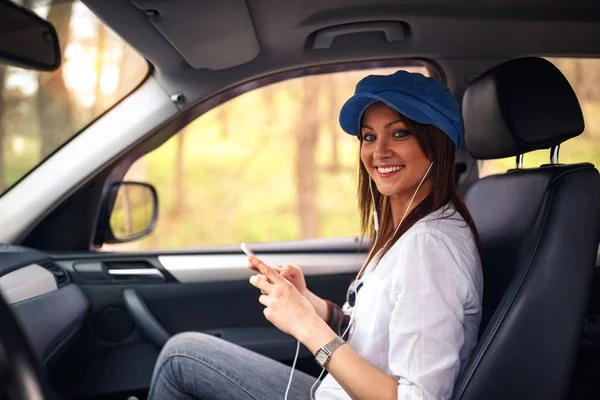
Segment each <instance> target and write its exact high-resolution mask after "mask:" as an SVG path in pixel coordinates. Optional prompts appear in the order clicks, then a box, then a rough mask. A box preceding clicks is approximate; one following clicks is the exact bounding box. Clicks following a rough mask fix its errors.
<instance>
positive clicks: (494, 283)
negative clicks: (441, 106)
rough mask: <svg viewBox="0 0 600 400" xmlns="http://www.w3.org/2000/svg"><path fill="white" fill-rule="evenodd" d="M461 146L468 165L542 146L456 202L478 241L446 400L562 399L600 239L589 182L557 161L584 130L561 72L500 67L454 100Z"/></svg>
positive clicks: (596, 191)
mask: <svg viewBox="0 0 600 400" xmlns="http://www.w3.org/2000/svg"><path fill="white" fill-rule="evenodd" d="M462 109H463V115H464V119H465V128H466V146H467V149H468V150H469V152H470V153H471V154H472V156H473V157H474V158H476V159H479V160H484V159H496V158H504V157H510V156H515V157H517V163H518V164H520V163H521V161H522V154H523V153H526V152H528V151H532V150H537V149H552V151H551V153H550V152H549V153H550V154H549V155H550V159H551V162H550V163H549V164H548V165H542V166H540V167H539V168H531V169H523V168H522V167H520V166H518V167H517V168H515V169H513V170H510V171H508V172H506V173H504V174H499V175H493V176H489V177H486V178H483V179H481V180H479V181H477V182H476V183H474V184H473V185H472V186H471V187H470V188H469V190H468V192H467V194H466V195H465V201H466V203H467V206H468V207H469V210H470V212H471V213H472V216H473V219H474V220H475V225H476V226H477V228H478V231H479V234H480V236H481V242H482V247H483V248H482V265H483V273H484V295H483V318H482V323H481V327H480V340H479V343H478V345H477V347H476V348H475V349H474V351H473V353H472V357H471V360H470V362H469V364H468V365H467V366H466V367H465V368H464V369H463V371H462V373H461V374H460V376H459V379H458V381H457V383H456V386H455V391H454V396H453V398H454V399H461V400H494V399H503V400H504V399H511V400H514V399H528V400H529V399H544V400H551V399H562V398H564V397H565V396H566V394H567V392H568V386H569V383H570V379H571V373H572V371H573V366H574V360H575V356H576V354H577V346H578V343H579V338H580V336H581V329H582V324H583V320H584V311H585V308H586V303H587V299H588V295H589V289H590V283H591V280H592V273H593V270H594V265H595V261H596V251H597V249H598V242H599V239H600V177H599V175H598V171H597V170H596V169H595V168H594V166H593V165H592V164H589V163H581V164H569V165H566V164H559V163H558V146H559V145H560V143H562V142H564V141H566V140H568V139H570V138H573V137H575V136H578V135H579V134H581V133H582V132H583V129H584V122H583V115H582V111H581V107H580V105H579V102H578V100H577V97H576V95H575V92H574V91H573V89H572V88H571V86H570V85H569V83H568V81H567V80H566V78H565V77H564V76H563V75H562V73H561V72H560V71H559V70H558V69H557V68H556V67H555V66H554V65H553V64H552V63H550V62H549V61H546V60H544V59H541V58H532V57H530V58H521V59H515V60H510V61H508V62H505V63H503V64H501V65H499V66H497V67H495V68H493V69H491V70H489V71H488V72H486V73H485V74H483V75H482V76H480V77H479V78H478V79H477V80H475V81H474V82H473V83H472V84H471V85H470V86H469V88H468V89H467V90H466V92H465V95H464V98H463V107H462Z"/></svg>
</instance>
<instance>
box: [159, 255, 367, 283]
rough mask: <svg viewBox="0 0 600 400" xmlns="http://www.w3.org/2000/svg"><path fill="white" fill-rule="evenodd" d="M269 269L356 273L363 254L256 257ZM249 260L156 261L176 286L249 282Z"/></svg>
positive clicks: (187, 258) (239, 257) (169, 257)
mask: <svg viewBox="0 0 600 400" xmlns="http://www.w3.org/2000/svg"><path fill="white" fill-rule="evenodd" d="M257 256H258V257H259V258H261V259H262V260H263V261H264V262H265V263H267V264H269V265H278V266H281V265H283V264H294V265H298V266H299V267H301V268H302V272H303V273H304V275H306V276H314V275H330V274H344V273H356V272H358V270H359V269H360V267H361V266H362V263H363V262H364V259H365V255H364V254H358V253H357V254H343V253H342V254H294V253H289V254H270V255H260V254H257ZM247 260H248V258H247V257H246V256H245V255H243V254H241V255H237V254H232V255H222V254H219V255H163V256H159V257H158V261H159V262H160V263H161V264H162V265H163V267H164V268H165V269H166V270H167V271H169V273H170V274H171V275H173V277H174V278H175V279H177V280H178V281H179V282H182V283H192V282H211V281H233V280H242V279H249V278H250V276H252V275H253V274H256V272H254V271H252V270H250V269H249V268H248V261H247Z"/></svg>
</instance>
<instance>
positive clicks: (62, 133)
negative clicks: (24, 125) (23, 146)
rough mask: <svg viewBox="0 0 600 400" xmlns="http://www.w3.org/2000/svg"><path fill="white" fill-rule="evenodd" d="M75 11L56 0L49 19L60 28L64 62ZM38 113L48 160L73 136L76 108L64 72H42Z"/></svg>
mask: <svg viewBox="0 0 600 400" xmlns="http://www.w3.org/2000/svg"><path fill="white" fill-rule="evenodd" d="M72 12H73V3H69V2H62V1H60V0H54V1H52V3H51V5H50V10H49V12H48V18H47V19H48V20H49V21H50V22H52V23H53V24H54V26H55V27H56V29H57V32H56V33H57V34H58V40H59V43H60V47H61V51H62V55H63V58H62V59H63V60H64V54H65V48H66V47H67V44H68V43H69V23H70V21H71V15H72ZM36 100H37V110H38V117H39V121H43V124H44V125H43V126H40V131H39V132H40V143H41V147H40V152H41V157H42V158H43V157H46V156H48V155H49V154H50V153H52V152H53V151H54V150H56V149H57V148H58V147H59V146H60V145H61V144H62V143H63V142H64V141H65V138H67V137H69V136H70V135H71V134H72V133H73V129H74V128H73V109H72V104H71V100H70V98H69V92H68V90H67V87H66V85H65V81H64V79H63V76H62V70H61V69H59V70H57V71H54V72H47V73H41V74H40V75H39V89H38V93H37V97H36Z"/></svg>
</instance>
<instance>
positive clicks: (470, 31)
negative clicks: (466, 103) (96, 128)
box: [83, 0, 600, 107]
mask: <svg viewBox="0 0 600 400" xmlns="http://www.w3.org/2000/svg"><path fill="white" fill-rule="evenodd" d="M83 2H84V3H85V4H86V5H87V6H88V7H90V8H91V9H92V11H94V12H95V13H96V14H97V15H98V16H99V17H100V18H101V19H102V20H103V21H105V22H106V23H107V24H108V25H109V26H111V27H112V29H113V30H115V31H116V32H117V33H118V34H119V35H120V36H122V37H123V38H124V39H125V40H127V41H128V42H129V43H130V44H131V45H132V46H133V47H135V48H136V49H137V50H138V51H139V52H140V53H141V54H142V55H144V56H145V57H146V58H147V59H148V60H149V61H150V62H151V63H152V65H153V66H154V68H155V69H154V76H155V77H156V78H157V79H158V80H159V82H160V83H161V84H162V85H163V87H164V88H165V90H166V91H167V92H168V93H169V94H176V93H182V94H184V95H185V96H186V99H187V100H188V104H187V105H189V102H198V101H201V100H202V99H203V98H207V97H209V96H210V95H213V94H214V93H216V92H218V91H220V90H223V89H226V88H228V87H232V86H235V85H239V84H240V83H243V82H247V81H251V80H253V79H256V78H258V77H261V76H266V75H269V74H273V73H278V72H283V71H288V70H292V69H298V68H302V67H306V66H319V65H326V64H336V63H347V62H350V61H368V60H384V59H397V58H422V59H429V60H436V61H437V62H440V63H443V62H444V60H453V59H454V60H459V59H462V60H465V59H479V60H481V59H490V60H492V59H498V60H502V59H506V58H512V57H518V56H525V55H544V56H553V55H570V56H594V55H598V54H599V53H600V42H599V41H600V39H599V38H600V24H598V21H600V2H598V1H584V0H491V1H490V0H486V1H485V2H484V1H481V0H468V1H451V0H438V1H432V0H413V1H410V0H408V1H407V0H401V1H385V0H285V1H281V0H203V1H193V0H170V1H164V0H130V1H125V0H83ZM153 10H155V11H153ZM234 10H237V11H234ZM374 21H393V22H401V23H403V24H405V26H406V27H407V29H406V32H405V34H406V36H405V38H404V40H400V41H395V42H387V41H386V40H385V39H384V36H383V35H382V34H380V33H363V34H352V35H346V36H341V37H338V38H337V39H336V40H335V41H334V42H333V45H332V46H331V47H330V48H328V49H314V48H313V46H312V42H311V38H312V37H313V35H314V33H315V32H316V31H319V30H321V29H324V28H328V27H332V26H336V25H342V24H351V23H365V22H374ZM223 37H226V40H223V41H222V45H220V46H212V47H211V46H210V43H212V42H215V41H217V40H221V39H223ZM178 50H179V51H178ZM182 54H184V55H185V57H184V56H182ZM224 54H227V56H225V57H224ZM229 55H231V56H229ZM220 59H221V60H222V62H221V68H219V60H220ZM215 60H216V61H215ZM232 60H233V63H232ZM236 60H237V63H238V65H235V64H236ZM211 63H212V65H210V66H209V67H208V68H207V67H203V65H208V64H211ZM192 65H195V66H196V67H197V68H194V67H193V66H192ZM472 72H474V73H477V72H482V71H472ZM461 79H463V78H461ZM465 79H466V78H465ZM450 81H452V79H450ZM450 83H451V85H450V86H451V87H452V84H453V82H450ZM461 83H464V82H458V84H459V85H460V84H461ZM185 106H186V105H182V107H185Z"/></svg>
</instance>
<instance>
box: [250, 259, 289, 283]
mask: <svg viewBox="0 0 600 400" xmlns="http://www.w3.org/2000/svg"><path fill="white" fill-rule="evenodd" d="M248 261H249V262H250V263H251V264H252V265H253V266H255V267H256V268H258V270H259V271H260V272H261V273H262V274H263V275H264V276H266V277H267V278H268V279H269V280H270V281H271V282H273V283H283V282H287V281H286V280H285V279H284V278H282V277H281V276H279V274H278V273H277V272H276V271H275V270H274V269H273V268H271V267H270V266H268V265H267V264H265V263H264V262H262V261H261V260H260V259H259V258H257V257H250V258H248Z"/></svg>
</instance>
